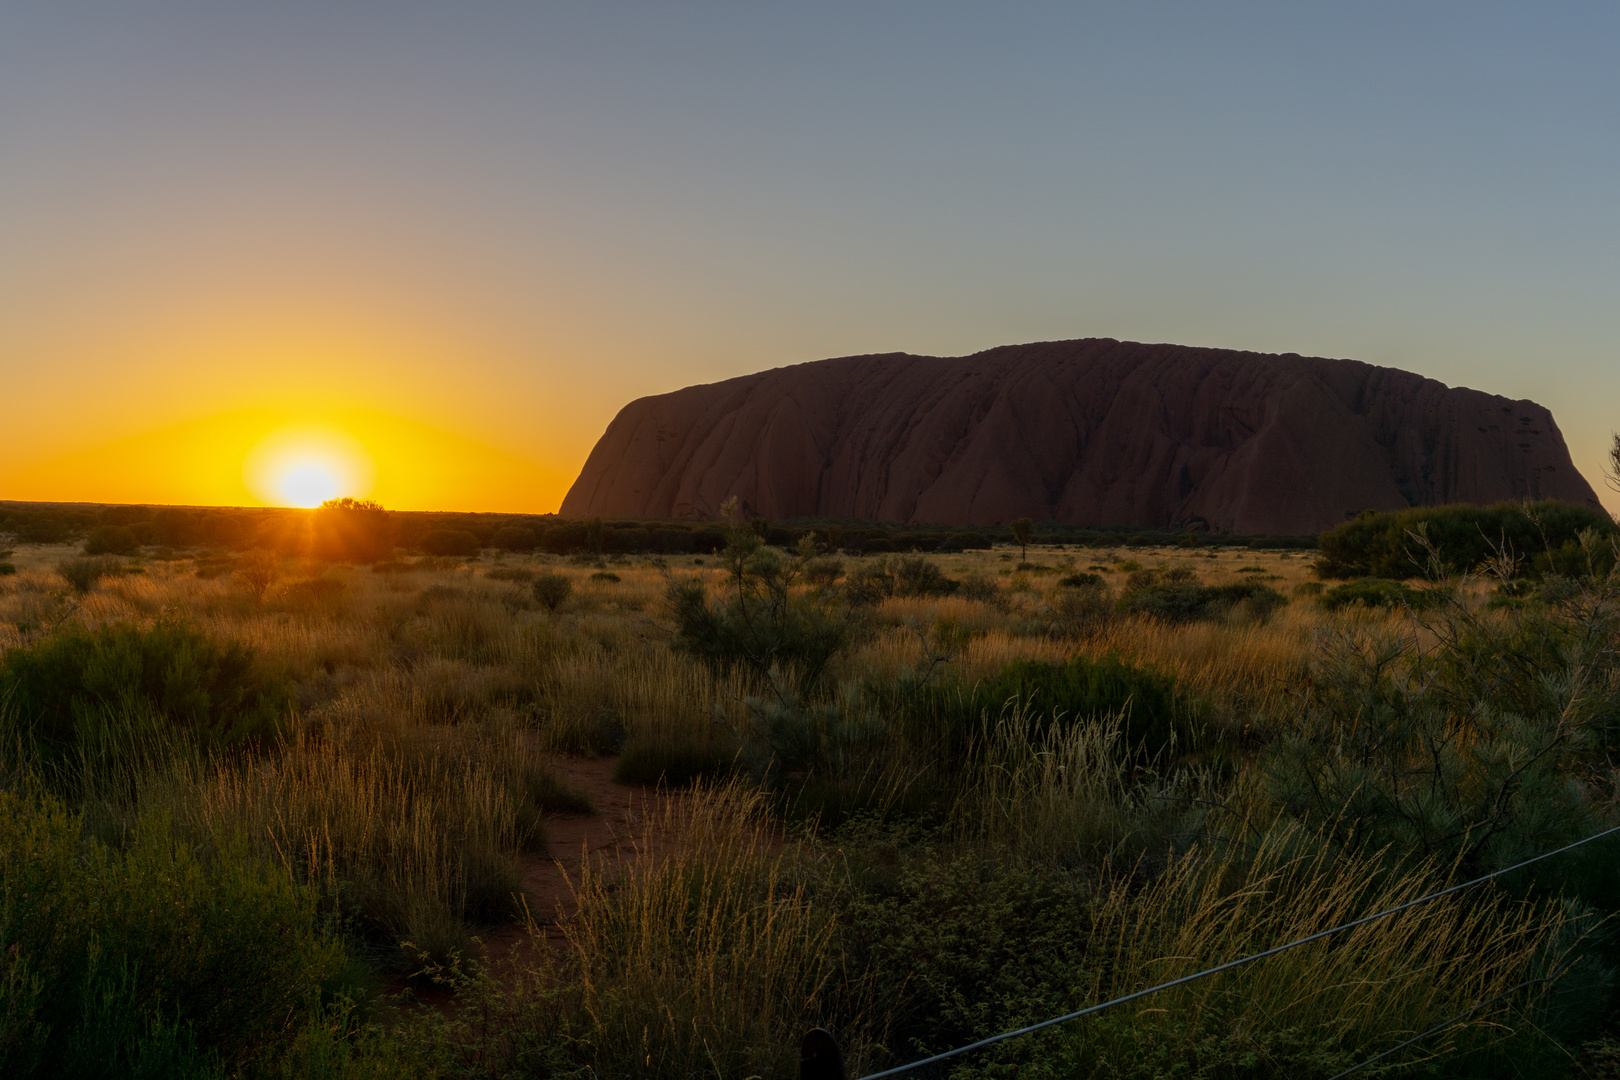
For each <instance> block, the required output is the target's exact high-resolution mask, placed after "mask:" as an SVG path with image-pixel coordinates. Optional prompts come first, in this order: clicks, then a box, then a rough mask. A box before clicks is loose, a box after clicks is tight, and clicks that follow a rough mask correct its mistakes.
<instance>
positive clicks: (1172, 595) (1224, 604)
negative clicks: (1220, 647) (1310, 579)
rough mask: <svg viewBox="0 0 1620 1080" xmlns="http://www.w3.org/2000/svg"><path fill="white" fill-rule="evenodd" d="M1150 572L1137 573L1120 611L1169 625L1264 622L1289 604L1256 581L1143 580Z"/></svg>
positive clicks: (1121, 603) (1127, 590)
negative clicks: (1241, 619) (1242, 619)
mask: <svg viewBox="0 0 1620 1080" xmlns="http://www.w3.org/2000/svg"><path fill="white" fill-rule="evenodd" d="M1149 573H1151V571H1137V572H1136V573H1133V574H1132V575H1131V578H1132V580H1131V582H1130V583H1129V585H1128V586H1127V588H1126V591H1125V593H1124V595H1122V596H1121V597H1120V600H1119V607H1120V610H1121V611H1122V612H1123V613H1125V614H1128V615H1143V616H1146V617H1147V618H1150V619H1158V620H1161V621H1164V622H1170V623H1183V622H1196V621H1198V620H1201V619H1219V618H1227V617H1233V616H1237V617H1246V618H1250V619H1258V620H1264V619H1267V618H1269V617H1270V616H1271V615H1272V613H1273V612H1275V611H1276V610H1277V609H1278V608H1280V607H1282V606H1284V605H1285V604H1287V603H1288V599H1287V597H1285V596H1283V595H1282V594H1281V593H1279V592H1278V591H1277V590H1276V589H1273V588H1270V587H1269V586H1266V585H1261V584H1258V583H1256V582H1250V581H1245V582H1238V583H1235V584H1232V585H1199V584H1197V583H1196V582H1193V581H1178V582H1164V583H1162V584H1161V583H1159V582H1158V581H1157V580H1156V579H1143V578H1142V575H1146V574H1149Z"/></svg>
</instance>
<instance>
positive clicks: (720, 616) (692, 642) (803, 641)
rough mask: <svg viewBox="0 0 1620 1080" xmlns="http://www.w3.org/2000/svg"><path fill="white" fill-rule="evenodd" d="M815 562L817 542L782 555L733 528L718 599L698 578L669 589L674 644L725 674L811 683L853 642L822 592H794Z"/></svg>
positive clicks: (743, 527) (741, 528)
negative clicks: (741, 670)
mask: <svg viewBox="0 0 1620 1080" xmlns="http://www.w3.org/2000/svg"><path fill="white" fill-rule="evenodd" d="M731 505H732V506H733V507H734V505H735V504H734V503H733V504H731ZM814 558H815V543H814V541H813V540H809V539H808V538H807V539H806V541H805V543H803V544H801V545H800V549H799V553H798V555H797V557H794V558H785V557H784V556H783V555H781V554H780V553H779V552H777V551H776V550H775V549H773V548H768V547H766V546H765V545H764V542H763V541H762V540H761V539H760V538H759V536H758V535H756V533H755V532H754V531H753V530H752V529H750V528H749V527H747V526H746V525H743V524H741V523H734V524H733V526H732V528H731V530H730V536H729V538H728V543H727V545H726V549H725V552H724V560H725V565H726V570H727V576H728V578H729V580H728V581H727V583H726V584H725V586H724V587H723V589H722V591H721V593H720V595H719V597H718V598H717V600H716V602H713V603H711V602H710V600H709V592H708V588H707V587H706V586H705V585H704V583H703V580H702V579H701V578H695V577H694V578H688V579H686V580H684V581H681V580H674V579H672V580H671V581H670V583H669V586H668V588H667V589H666V590H665V596H664V598H665V602H666V603H667V604H668V606H669V612H670V614H671V616H673V618H674V620H675V627H676V631H675V638H674V640H673V641H672V642H671V645H672V647H674V648H675V649H676V650H678V651H680V652H684V653H687V654H688V655H691V656H694V657H697V658H698V659H700V660H703V661H704V662H706V663H707V664H708V665H709V666H710V667H712V668H714V669H715V670H716V671H719V672H722V673H724V672H727V671H730V670H731V669H732V668H733V667H736V666H738V665H742V666H744V667H746V668H749V669H752V670H753V671H755V672H757V673H758V674H761V675H766V674H771V675H772V677H773V678H775V677H776V673H780V674H782V675H783V676H785V677H787V678H789V679H790V680H791V681H793V682H796V683H797V684H798V685H799V686H801V687H804V686H809V685H810V684H812V683H814V682H815V681H816V680H817V679H819V678H820V676H821V673H822V671H823V670H824V669H825V668H826V666H827V664H828V662H829V661H830V660H831V659H832V658H833V657H834V656H835V655H837V653H839V652H840V651H841V650H842V649H843V648H844V646H845V645H847V644H848V643H849V626H848V625H847V624H846V622H845V620H844V619H843V618H842V616H841V613H840V612H839V611H838V610H837V608H836V607H835V606H834V604H833V603H832V602H831V600H830V599H829V598H828V597H827V596H826V595H825V593H823V592H820V591H816V592H811V593H809V594H800V593H798V592H797V591H796V590H795V589H794V586H795V585H796V584H797V583H798V582H799V581H800V580H801V576H802V574H803V573H804V569H805V567H806V566H807V565H808V564H809V563H810V562H811V561H813V559H814Z"/></svg>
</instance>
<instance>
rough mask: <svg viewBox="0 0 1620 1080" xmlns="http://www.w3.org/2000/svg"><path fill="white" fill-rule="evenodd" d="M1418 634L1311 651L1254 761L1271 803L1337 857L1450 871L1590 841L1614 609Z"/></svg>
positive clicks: (1440, 620) (1568, 868) (1616, 664)
mask: <svg viewBox="0 0 1620 1080" xmlns="http://www.w3.org/2000/svg"><path fill="white" fill-rule="evenodd" d="M1609 596H1610V599H1611V600H1612V596H1613V594H1612V592H1611V593H1610V594H1609ZM1424 629H1425V633H1424V635H1423V636H1422V637H1421V638H1419V637H1417V636H1415V635H1401V634H1369V633H1364V632H1360V631H1346V632H1342V633H1338V634H1332V635H1328V636H1326V637H1324V638H1323V639H1322V640H1321V641H1320V643H1319V645H1318V652H1317V655H1316V657H1315V659H1314V661H1313V663H1312V665H1311V670H1310V677H1309V678H1308V679H1307V680H1304V681H1303V682H1302V684H1301V701H1300V703H1299V706H1298V707H1297V708H1296V709H1294V710H1291V712H1292V719H1291V722H1290V725H1289V728H1288V730H1287V731H1285V733H1284V734H1283V736H1282V737H1281V738H1279V739H1278V740H1276V741H1275V742H1274V743H1273V744H1272V745H1271V746H1269V747H1268V748H1267V749H1266V751H1265V755H1264V759H1263V768H1264V772H1265V775H1266V777H1267V780H1268V784H1269V787H1270V790H1271V794H1272V797H1273V798H1274V799H1275V800H1276V801H1277V803H1278V804H1279V805H1280V806H1282V807H1284V808H1285V809H1286V810H1288V811H1289V812H1290V813H1292V814H1294V815H1295V816H1296V817H1298V818H1300V819H1302V820H1305V821H1307V822H1308V823H1310V824H1311V825H1312V826H1313V827H1319V828H1325V829H1327V830H1328V831H1330V832H1331V834H1332V835H1334V836H1335V837H1337V838H1338V839H1339V840H1340V841H1341V842H1342V843H1344V844H1346V845H1352V844H1353V845H1364V846H1369V847H1370V848H1371V849H1377V848H1378V847H1382V846H1385V845H1389V847H1390V850H1391V852H1392V853H1393V854H1394V855H1395V856H1396V857H1399V856H1401V855H1406V854H1411V855H1416V856H1422V857H1431V858H1438V859H1441V860H1442V861H1444V862H1446V863H1447V864H1451V863H1453V862H1454V861H1455V864H1456V865H1457V866H1458V867H1459V869H1458V871H1457V872H1459V873H1462V872H1464V871H1468V872H1472V871H1473V870H1476V869H1483V868H1489V867H1493V866H1501V865H1505V864H1507V863H1510V862H1513V861H1516V860H1517V859H1520V858H1523V857H1525V856H1527V855H1530V854H1534V853H1536V852H1538V851H1543V850H1547V849H1550V848H1553V847H1557V846H1559V845H1560V844H1562V843H1567V842H1568V841H1569V840H1572V839H1574V838H1575V837H1577V836H1580V835H1585V834H1587V833H1590V832H1592V831H1594V830H1595V828H1596V825H1597V821H1598V820H1600V819H1601V817H1603V816H1606V813H1605V811H1604V810H1603V808H1602V805H1601V803H1600V801H1599V797H1598V793H1597V791H1596V789H1595V787H1594V785H1592V784H1591V783H1590V781H1588V780H1584V779H1583V777H1587V776H1590V775H1592V774H1591V772H1590V770H1592V769H1593V768H1600V769H1601V768H1607V767H1608V765H1607V764H1606V763H1607V762H1608V761H1610V760H1611V759H1612V755H1613V754H1614V753H1615V752H1616V750H1617V749H1620V738H1617V735H1620V655H1617V654H1616V652H1615V650H1614V648H1613V644H1612V643H1613V641H1614V640H1615V637H1616V634H1617V633H1620V610H1617V609H1616V608H1615V607H1614V606H1613V604H1612V603H1600V602H1594V597H1593V595H1592V594H1587V595H1586V598H1585V601H1584V602H1582V601H1581V599H1580V598H1579V597H1576V598H1573V599H1572V600H1571V601H1570V602H1569V603H1566V604H1564V605H1560V606H1552V605H1545V604H1536V605H1531V606H1526V607H1524V608H1520V609H1517V610H1508V611H1479V610H1475V609H1473V608H1471V607H1469V606H1466V605H1459V604H1448V605H1445V606H1443V607H1440V608H1437V609H1435V611H1434V612H1433V613H1432V614H1429V615H1426V616H1424ZM1582 865H1584V864H1582V862H1581V860H1579V859H1573V860H1571V859H1568V858H1567V857H1566V860H1565V861H1563V862H1561V863H1560V864H1559V866H1557V867H1553V866H1551V865H1550V864H1549V865H1548V866H1547V867H1543V868H1539V869H1538V870H1537V871H1536V873H1538V874H1539V873H1541V872H1542V871H1543V870H1545V871H1546V872H1547V873H1549V874H1560V875H1562V874H1571V873H1574V871H1575V869H1577V868H1579V867H1580V866H1582ZM1582 873H1585V871H1582ZM1610 873H1611V874H1612V873H1613V865H1612V863H1611V864H1610ZM1567 880H1573V879H1567ZM1588 895H1589V896H1592V897H1603V896H1607V898H1608V899H1607V900H1606V902H1605V903H1606V906H1607V905H1610V904H1612V903H1613V897H1614V896H1615V895H1620V894H1617V893H1616V892H1615V886H1614V885H1613V883H1612V882H1611V883H1610V884H1609V885H1608V886H1606V887H1605V888H1604V889H1601V890H1598V889H1594V890H1593V891H1591V892H1588Z"/></svg>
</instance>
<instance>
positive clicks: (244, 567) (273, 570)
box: [236, 548, 280, 603]
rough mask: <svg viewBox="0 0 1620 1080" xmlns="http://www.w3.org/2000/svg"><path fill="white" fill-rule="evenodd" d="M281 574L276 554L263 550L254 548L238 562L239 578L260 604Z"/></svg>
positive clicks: (237, 573)
mask: <svg viewBox="0 0 1620 1080" xmlns="http://www.w3.org/2000/svg"><path fill="white" fill-rule="evenodd" d="M279 573H280V567H279V566H278V565H277V560H276V553H275V552H273V551H266V550H264V549H263V548H254V549H253V550H252V551H249V552H246V553H245V554H243V556H242V557H241V558H240V559H238V560H237V562H236V576H237V578H238V579H239V580H240V581H241V582H242V584H243V585H246V586H247V588H248V591H249V592H251V593H252V594H253V596H254V598H255V599H257V600H258V601H259V602H260V603H263V602H264V594H265V593H267V592H269V591H270V586H272V585H274V584H275V583H276V577H277V576H278V575H279Z"/></svg>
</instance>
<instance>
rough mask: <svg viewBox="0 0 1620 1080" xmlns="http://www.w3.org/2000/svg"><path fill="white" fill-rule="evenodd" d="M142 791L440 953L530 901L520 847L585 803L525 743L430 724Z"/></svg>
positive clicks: (296, 748)
mask: <svg viewBox="0 0 1620 1080" xmlns="http://www.w3.org/2000/svg"><path fill="white" fill-rule="evenodd" d="M144 794H145V796H146V798H147V800H148V801H149V802H156V803H158V804H162V805H169V806H172V807H173V813H174V814H175V818H176V821H178V822H181V823H182V824H184V825H187V826H188V827H191V828H193V829H194V830H196V831H197V832H198V833H199V835H204V836H207V835H220V834H230V833H240V834H241V835H244V836H247V837H249V838H252V839H253V840H254V842H255V843H258V844H259V845H261V848H262V850H263V853H264V854H265V855H266V856H267V857H273V858H274V859H276V860H277V861H278V862H279V863H280V864H281V865H282V866H283V867H284V868H285V869H286V870H287V871H288V872H289V873H290V874H291V875H292V876H293V877H294V878H295V879H296V880H298V881H302V882H306V883H308V884H310V885H312V886H315V887H316V888H318V889H320V890H321V892H322V895H323V896H324V897H325V903H326V904H327V905H328V906H329V908H330V909H331V910H333V911H335V912H337V913H339V914H341V915H343V916H344V917H346V918H350V919H353V920H355V924H356V926H357V928H358V929H359V930H360V931H361V932H362V933H363V934H365V935H366V936H367V937H369V938H370V939H372V940H373V941H375V942H377V943H378V944H379V945H382V946H392V945H394V944H396V943H398V942H401V941H410V942H412V943H413V944H414V945H415V946H416V947H418V948H419V949H421V950H422V951H424V952H426V953H427V954H429V955H431V956H435V957H440V958H443V957H447V956H449V955H450V954H452V953H454V952H457V951H465V949H466V947H467V934H468V931H469V927H470V926H471V925H477V924H488V923H493V922H499V921H502V920H505V919H509V918H512V917H513V916H514V915H515V914H516V913H518V912H519V911H520V910H521V903H522V900H521V897H522V882H521V879H520V877H519V874H518V869H517V861H516V859H517V855H518V852H519V851H520V850H521V849H523V848H525V847H531V846H535V845H538V844H540V843H542V842H543V840H544V823H543V820H542V814H543V813H544V812H545V811H547V810H554V809H577V808H578V807H579V806H580V804H581V801H582V800H580V799H579V797H578V796H574V795H571V794H570V793H568V792H567V789H566V788H565V787H564V786H563V785H562V784H561V782H560V781H559V780H558V779H557V778H556V776H555V774H554V773H553V772H552V771H551V769H550V768H549V766H548V765H546V763H545V761H544V760H543V758H542V757H541V756H540V754H539V752H538V751H537V750H535V749H533V748H532V745H531V744H530V743H529V742H528V741H526V740H523V739H521V738H517V737H512V738H510V739H508V740H504V741H501V742H496V743H494V745H486V746H485V747H483V748H482V749H481V751H480V750H478V749H477V748H475V747H474V746H473V745H472V744H471V743H470V742H466V741H458V740H453V739H451V738H447V737H446V735H445V734H443V733H441V732H435V731H433V730H426V731H422V730H418V731H415V732H408V733H406V734H404V735H403V736H401V737H398V738H396V740H395V741H393V742H392V743H391V744H389V743H378V744H375V745H373V746H372V747H371V748H370V749H369V750H363V749H360V748H355V747H345V746H342V745H341V744H339V743H334V742H332V741H326V740H323V741H318V742H317V741H314V740H302V741H300V742H298V743H296V744H294V745H292V746H290V747H288V748H287V750H286V752H285V753H284V754H283V755H282V757H281V759H280V760H279V761H277V762H276V763H275V764H274V765H273V766H272V767H265V768H258V769H235V768H229V767H226V766H223V765H215V766H212V767H206V768H203V769H200V770H194V771H190V772H189V773H187V772H182V773H179V774H176V775H172V776H171V777H170V778H168V779H166V780H164V781H157V782H154V783H153V784H152V785H150V787H149V788H148V790H147V791H146V792H145V793H144Z"/></svg>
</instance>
